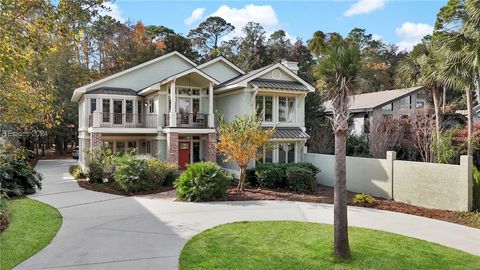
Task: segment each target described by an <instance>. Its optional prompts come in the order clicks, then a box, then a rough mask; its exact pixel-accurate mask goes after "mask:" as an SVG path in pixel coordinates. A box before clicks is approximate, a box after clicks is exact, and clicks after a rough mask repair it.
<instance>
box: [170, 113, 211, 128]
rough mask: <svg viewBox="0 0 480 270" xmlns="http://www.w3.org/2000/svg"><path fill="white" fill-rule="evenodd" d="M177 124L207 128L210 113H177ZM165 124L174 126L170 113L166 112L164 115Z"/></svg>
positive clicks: (179, 125)
mask: <svg viewBox="0 0 480 270" xmlns="http://www.w3.org/2000/svg"><path fill="white" fill-rule="evenodd" d="M176 118H177V126H176V127H186V128H207V127H208V114H206V113H176ZM163 119H164V126H165V127H172V126H171V125H170V114H169V113H166V114H164V116H163Z"/></svg>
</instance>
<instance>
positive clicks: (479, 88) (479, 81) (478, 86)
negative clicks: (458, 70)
mask: <svg viewBox="0 0 480 270" xmlns="http://www.w3.org/2000/svg"><path fill="white" fill-rule="evenodd" d="M475 92H476V93H477V102H478V104H480V73H479V74H477V78H476V80H475Z"/></svg>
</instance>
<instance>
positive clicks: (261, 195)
mask: <svg viewBox="0 0 480 270" xmlns="http://www.w3.org/2000/svg"><path fill="white" fill-rule="evenodd" d="M347 193H348V194H347V196H348V201H349V205H352V204H351V201H352V199H353V197H354V196H355V194H356V193H354V192H350V191H349V192H347ZM375 199H376V203H375V205H372V206H369V208H375V209H381V210H388V211H393V212H400V213H405V214H410V215H416V216H422V217H427V218H432V219H438V220H443V221H448V222H452V223H457V224H461V225H465V226H469V227H473V228H478V229H480V212H456V211H447V210H438V209H429V208H424V207H418V206H414V205H410V204H406V203H401V202H396V201H393V200H387V199H384V198H379V197H375ZM226 200H229V201H251V200H285V201H300V202H316V203H328V204H333V188H332V187H327V186H322V185H318V187H317V190H316V191H315V192H314V193H313V194H296V193H292V192H290V191H287V190H281V189H253V188H246V189H245V190H244V192H239V191H238V190H237V189H236V187H233V186H232V187H231V188H230V189H229V190H228V193H227V197H226ZM364 207H365V206H364Z"/></svg>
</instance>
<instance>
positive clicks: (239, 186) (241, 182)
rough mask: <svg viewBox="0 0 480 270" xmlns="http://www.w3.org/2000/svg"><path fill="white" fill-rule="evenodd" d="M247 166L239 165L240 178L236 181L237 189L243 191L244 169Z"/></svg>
mask: <svg viewBox="0 0 480 270" xmlns="http://www.w3.org/2000/svg"><path fill="white" fill-rule="evenodd" d="M246 169H247V167H240V179H239V181H238V190H240V191H243V186H244V185H245V171H246Z"/></svg>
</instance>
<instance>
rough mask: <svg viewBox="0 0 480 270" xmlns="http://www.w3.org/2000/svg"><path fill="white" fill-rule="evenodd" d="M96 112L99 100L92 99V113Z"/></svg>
mask: <svg viewBox="0 0 480 270" xmlns="http://www.w3.org/2000/svg"><path fill="white" fill-rule="evenodd" d="M96 110H97V99H96V98H92V99H90V113H93V112H94V111H96Z"/></svg>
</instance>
